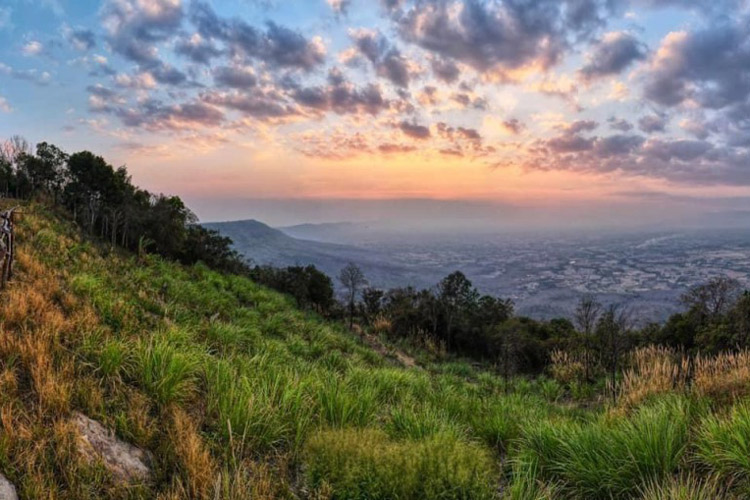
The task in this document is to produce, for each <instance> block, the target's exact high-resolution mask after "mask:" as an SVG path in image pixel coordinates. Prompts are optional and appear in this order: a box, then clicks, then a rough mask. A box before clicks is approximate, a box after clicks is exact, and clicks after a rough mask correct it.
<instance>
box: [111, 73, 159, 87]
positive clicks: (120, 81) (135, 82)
mask: <svg viewBox="0 0 750 500" xmlns="http://www.w3.org/2000/svg"><path fill="white" fill-rule="evenodd" d="M114 80H115V84H116V85H117V86H118V87H122V88H129V89H138V90H147V89H153V88H155V87H156V80H155V79H154V77H153V75H152V74H151V73H149V72H148V71H144V72H142V73H137V74H135V75H126V74H124V73H121V74H119V75H115V77H114Z"/></svg>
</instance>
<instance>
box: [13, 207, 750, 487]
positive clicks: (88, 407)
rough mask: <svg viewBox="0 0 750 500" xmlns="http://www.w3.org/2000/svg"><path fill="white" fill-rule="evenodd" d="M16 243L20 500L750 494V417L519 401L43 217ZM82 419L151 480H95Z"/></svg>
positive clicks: (469, 375)
mask: <svg viewBox="0 0 750 500" xmlns="http://www.w3.org/2000/svg"><path fill="white" fill-rule="evenodd" d="M18 231H19V236H18V243H19V255H18V274H17V277H16V279H15V281H14V282H13V284H12V286H11V287H10V289H9V290H7V291H4V292H2V293H1V294H0V472H3V473H4V474H5V475H6V476H7V477H9V478H10V479H11V480H12V481H13V482H14V483H15V484H16V485H17V486H18V489H19V492H20V494H21V496H22V498H71V499H85V498H154V497H158V498H164V499H168V498H229V499H231V498H294V497H304V498H441V499H449V498H465V499H468V498H496V497H500V496H504V497H507V498H519V499H520V498H568V497H574V498H610V497H617V498H631V497H638V496H640V495H641V490H647V489H648V491H647V492H646V493H645V494H646V495H651V496H647V498H649V499H651V498H654V499H657V498H686V499H687V498H694V497H695V496H683V497H678V496H675V495H672V494H671V493H670V492H679V491H681V489H684V490H687V491H692V490H696V491H697V489H698V488H704V489H705V490H706V491H707V492H708V494H709V496H708V497H707V498H710V494H711V492H713V493H715V490H713V489H712V488H714V486H713V484H708V485H706V484H699V483H700V482H699V481H697V480H693V479H691V478H685V477H681V476H680V477H678V476H679V474H676V473H677V472H679V471H680V470H684V471H687V470H688V469H690V470H693V469H695V470H696V471H697V472H698V473H700V474H704V475H708V474H709V473H716V474H721V475H722V476H721V477H722V478H723V479H724V480H725V481H724V483H725V484H727V483H728V480H731V481H732V482H733V483H732V484H735V485H739V487H742V485H743V484H744V483H745V482H746V481H747V474H748V465H747V463H743V461H742V458H741V455H742V453H743V450H744V449H743V446H744V445H745V444H744V442H743V441H742V440H741V439H740V440H739V441H738V439H736V438H737V436H740V437H742V436H744V435H745V434H742V433H743V432H744V433H746V434H747V438H748V442H750V426H749V425H748V424H750V418H749V417H748V415H749V414H748V412H747V411H744V412H743V411H736V412H735V413H734V414H732V415H729V416H726V417H724V416H717V417H713V416H704V414H705V413H706V409H705V405H701V404H696V403H694V402H690V401H688V400H686V399H685V398H682V397H670V398H662V399H661V400H659V401H657V402H656V403H654V404H651V405H649V406H646V407H643V408H641V409H638V410H635V411H633V412H630V413H628V414H625V413H622V414H611V413H610V414H605V413H603V412H600V411H583V410H575V409H571V408H570V407H567V406H563V405H558V404H554V403H552V402H550V401H548V399H547V398H545V397H544V394H548V395H550V396H551V397H554V396H555V391H554V390H550V389H549V388H548V387H544V384H537V385H539V387H540V389H539V390H533V389H529V387H530V386H531V385H532V384H520V385H519V386H518V389H517V390H516V391H515V392H514V393H511V394H505V393H504V391H503V386H502V384H501V382H500V381H499V380H498V379H497V378H496V377H495V376H494V375H492V374H490V373H489V372H478V371H477V370H475V369H470V368H468V367H467V366H465V365H461V364H453V365H451V364H446V365H440V366H437V367H435V369H430V370H422V369H418V368H410V369H405V368H400V367H397V366H395V365H394V364H392V363H391V362H390V361H389V360H387V359H384V358H382V357H381V356H380V355H379V354H377V353H375V352H374V351H372V350H371V349H369V348H368V347H366V346H364V345H363V344H361V342H360V341H359V340H358V339H357V338H355V337H354V336H353V335H351V334H350V333H348V332H346V331H345V330H343V329H341V328H340V327H338V326H335V325H331V324H328V323H325V322H323V321H321V320H319V319H317V318H315V317H314V316H311V315H307V314H305V313H302V312H300V311H298V310H296V309H295V308H294V307H293V304H292V303H291V302H290V301H289V300H288V299H286V298H285V297H283V296H280V295H279V294H277V293H274V292H272V291H269V290H267V289H265V288H263V287H260V286H258V285H256V284H254V283H252V282H251V281H249V280H247V279H243V278H239V277H234V276H224V275H221V274H218V273H215V272H212V271H210V270H208V269H206V268H205V267H203V266H200V265H198V266H193V267H187V268H186V267H183V266H179V265H176V264H173V263H170V262H166V261H164V260H161V259H159V258H155V257H148V258H147V259H146V261H145V262H138V261H137V260H136V258H135V257H133V256H131V255H126V254H118V253H109V252H107V251H106V250H103V249H101V248H98V247H97V246H96V245H94V244H92V243H89V242H86V241H83V240H82V239H80V238H79V236H78V235H77V232H76V231H75V230H74V229H73V228H72V227H71V226H70V225H69V224H68V223H67V222H65V221H64V220H63V219H62V218H60V217H58V216H56V215H54V214H52V213H50V212H49V211H48V209H46V208H44V207H41V206H38V205H34V206H31V207H27V209H26V215H25V216H24V220H23V221H22V222H21V223H20V224H19V225H18ZM73 411H82V412H83V413H85V414H87V415H89V416H90V417H92V418H95V419H97V420H99V421H101V422H102V423H103V424H104V425H106V426H108V427H110V428H111V429H114V430H115V431H116V433H117V434H118V436H120V437H121V438H122V439H125V440H127V441H130V442H132V443H134V444H136V445H138V446H140V447H143V448H145V449H148V450H149V451H150V452H151V453H152V454H153V456H154V476H153V480H152V481H151V482H149V483H148V484H144V485H138V486H135V487H129V488H124V487H122V486H118V485H115V484H113V483H112V482H111V479H110V478H109V477H108V475H107V474H106V473H105V471H104V470H103V469H102V468H101V467H97V466H94V467H91V466H87V465H85V464H83V463H82V462H81V461H80V460H79V458H78V456H77V454H76V452H75V446H74V431H73V429H72V428H71V425H70V424H69V423H68V422H69V420H68V419H69V417H70V415H71V413H72V412H73ZM743 426H744V427H743ZM744 451H750V450H744ZM673 476H674V477H675V478H674V479H672V477H673ZM652 483H653V484H652ZM649 488H650V489H649ZM670 495H671V496H670ZM695 498H698V497H695Z"/></svg>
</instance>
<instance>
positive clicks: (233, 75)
mask: <svg viewBox="0 0 750 500" xmlns="http://www.w3.org/2000/svg"><path fill="white" fill-rule="evenodd" d="M213 75H214V81H215V82H216V83H217V84H218V85H221V86H224V87H231V88H236V89H245V88H249V87H254V86H255V85H256V84H257V83H258V77H257V76H256V75H255V71H254V70H253V68H252V67H249V66H220V67H218V68H215V69H214V71H213Z"/></svg>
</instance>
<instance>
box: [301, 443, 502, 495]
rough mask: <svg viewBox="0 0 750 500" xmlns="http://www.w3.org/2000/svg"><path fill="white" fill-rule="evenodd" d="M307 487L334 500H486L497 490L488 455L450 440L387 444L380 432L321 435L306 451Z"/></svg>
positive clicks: (472, 445)
mask: <svg viewBox="0 0 750 500" xmlns="http://www.w3.org/2000/svg"><path fill="white" fill-rule="evenodd" d="M304 458H305V463H306V476H307V482H308V483H309V485H310V486H311V487H312V488H318V487H321V486H323V485H328V486H329V487H330V488H331V492H332V495H331V497H332V498H333V499H346V500H356V499H368V500H375V499H392V498H401V499H408V498H424V499H433V498H439V499H441V500H450V499H478V500H481V499H489V498H493V496H494V491H495V489H496V484H494V483H495V481H496V479H495V474H496V471H495V467H494V464H493V461H492V457H491V455H490V453H489V452H488V451H486V450H485V449H483V448H482V447H480V446H479V445H476V444H474V443H469V442H465V441H462V440H459V439H457V438H455V437H454V436H451V435H445V434H439V435H436V436H433V437H432V438H430V439H427V440H424V441H416V442H415V441H411V440H404V441H395V440H390V439H389V438H388V436H387V435H385V433H383V432H382V431H378V430H372V429H364V430H351V429H349V430H338V431H323V432H319V433H317V434H315V435H313V436H312V437H311V438H310V440H309V441H308V443H307V445H306V447H305V455H304Z"/></svg>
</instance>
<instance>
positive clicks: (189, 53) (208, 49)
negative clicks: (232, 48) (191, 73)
mask: <svg viewBox="0 0 750 500" xmlns="http://www.w3.org/2000/svg"><path fill="white" fill-rule="evenodd" d="M174 50H175V52H176V53H177V54H180V55H182V56H185V57H187V58H188V59H190V60H191V61H193V62H194V63H198V64H208V63H209V62H211V59H213V58H215V57H218V56H220V55H221V54H222V51H221V50H219V49H217V48H216V47H214V45H213V44H212V43H211V42H210V41H208V40H205V39H204V38H203V37H202V36H201V35H200V33H194V34H193V35H192V36H190V37H189V38H188V37H186V38H182V39H180V40H179V41H178V42H177V43H176V44H175V49H174Z"/></svg>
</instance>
